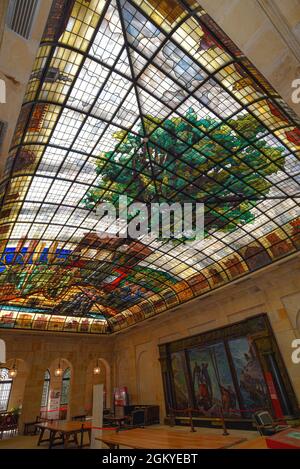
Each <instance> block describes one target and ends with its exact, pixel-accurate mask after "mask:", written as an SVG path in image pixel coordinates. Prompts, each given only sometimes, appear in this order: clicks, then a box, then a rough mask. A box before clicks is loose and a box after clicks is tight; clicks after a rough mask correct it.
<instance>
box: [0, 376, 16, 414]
mask: <svg viewBox="0 0 300 469" xmlns="http://www.w3.org/2000/svg"><path fill="white" fill-rule="evenodd" d="M8 372H9V369H8V368H0V412H5V411H7V407H8V403H9V397H10V393H11V388H12V381H13V380H12V378H10V377H9V374H8Z"/></svg>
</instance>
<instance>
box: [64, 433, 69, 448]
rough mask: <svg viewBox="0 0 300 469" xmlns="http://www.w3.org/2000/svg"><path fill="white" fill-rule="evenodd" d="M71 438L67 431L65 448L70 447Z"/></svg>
mask: <svg viewBox="0 0 300 469" xmlns="http://www.w3.org/2000/svg"><path fill="white" fill-rule="evenodd" d="M69 439H70V434H69V433H67V434H66V435H65V438H64V448H67V447H68V444H69Z"/></svg>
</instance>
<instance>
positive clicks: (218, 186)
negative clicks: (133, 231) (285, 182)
mask: <svg viewBox="0 0 300 469" xmlns="http://www.w3.org/2000/svg"><path fill="white" fill-rule="evenodd" d="M264 133H265V128H264V126H263V125H261V124H260V122H259V121H257V120H256V119H255V118H254V117H252V116H251V115H249V114H244V115H242V116H240V117H239V118H237V119H231V120H229V121H228V123H227V124H225V123H222V124H220V123H219V122H218V121H217V120H216V119H213V118H201V119H198V117H197V114H196V113H195V112H194V111H193V109H189V111H188V112H187V113H186V115H185V116H184V117H183V118H170V119H166V120H160V119H157V118H153V117H151V116H148V117H146V118H144V125H143V126H141V127H140V129H139V133H138V135H137V134H133V133H131V132H126V131H120V132H117V133H115V134H114V138H115V139H116V146H115V149H114V150H113V151H109V152H104V153H102V154H101V155H100V157H101V158H100V159H99V160H98V163H97V166H96V172H97V175H98V176H99V177H98V179H97V187H95V188H93V189H91V190H90V191H89V192H88V194H87V196H86V197H85V199H84V201H83V202H84V204H85V206H86V207H87V208H89V209H94V208H95V207H97V204H99V203H100V202H104V201H106V202H107V201H109V202H112V203H113V204H115V205H117V204H118V199H119V196H120V195H121V194H126V195H127V197H128V199H129V200H131V201H139V202H143V203H146V204H150V203H151V202H160V203H162V202H168V203H174V202H179V203H181V204H183V203H184V202H202V203H204V204H205V231H206V234H208V233H209V232H210V231H211V230H220V231H226V232H228V231H233V230H234V229H236V228H237V226H241V225H245V224H246V223H249V222H251V221H253V219H254V215H253V213H252V212H253V210H252V209H253V208H254V207H255V206H256V204H257V203H258V201H259V199H261V198H265V197H266V196H267V194H268V193H269V190H270V188H271V186H272V183H271V182H270V180H268V178H267V177H268V176H271V175H273V174H275V173H276V172H278V171H279V170H280V169H282V167H283V165H284V160H285V157H284V155H283V152H284V148H283V147H280V146H272V142H271V143H270V140H268V139H267V138H261V137H262V136H263V135H264ZM254 142H255V146H253V145H252V144H253V143H254Z"/></svg>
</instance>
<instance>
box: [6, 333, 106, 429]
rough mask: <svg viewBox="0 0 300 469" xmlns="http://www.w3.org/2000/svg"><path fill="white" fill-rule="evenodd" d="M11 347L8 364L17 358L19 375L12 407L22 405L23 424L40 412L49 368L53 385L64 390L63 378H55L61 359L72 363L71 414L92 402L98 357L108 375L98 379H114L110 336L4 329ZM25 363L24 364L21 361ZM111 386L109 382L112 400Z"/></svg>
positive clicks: (65, 365) (80, 411) (79, 412)
mask: <svg viewBox="0 0 300 469" xmlns="http://www.w3.org/2000/svg"><path fill="white" fill-rule="evenodd" d="M0 337H1V339H4V340H5V342H6V347H7V366H8V367H11V366H12V364H13V362H14V360H15V359H17V368H18V371H19V372H18V375H17V377H16V378H15V381H14V383H13V388H12V393H11V398H10V402H9V406H8V408H9V409H11V408H12V407H14V406H18V405H20V404H21V405H22V416H21V425H20V428H21V430H22V425H23V423H24V422H28V421H32V420H35V418H36V416H37V415H39V414H40V404H41V398H42V390H43V383H44V375H45V371H46V370H47V369H49V370H50V372H51V382H50V383H51V384H50V389H57V390H60V387H61V379H57V378H54V373H53V372H54V369H55V368H56V367H57V365H58V360H59V359H60V360H61V366H62V367H63V368H66V367H67V365H68V366H69V365H70V367H71V390H70V395H69V405H68V417H69V418H70V417H72V416H73V415H79V414H83V413H85V407H86V405H87V403H88V404H91V402H90V398H91V396H90V393H91V390H90V386H91V385H92V384H94V383H93V378H92V377H90V376H89V375H88V373H91V374H92V373H93V366H94V364H95V362H96V360H97V358H99V359H101V361H100V366H101V368H102V373H104V374H105V377H100V378H99V379H98V381H97V380H96V381H95V383H96V382H105V381H106V382H107V383H108V384H109V382H110V377H109V375H110V368H111V366H112V353H111V350H112V342H111V339H110V338H107V337H101V336H97V337H90V336H89V337H87V336H81V335H80V336H79V335H76V336H75V335H71V334H68V335H64V334H62V335H57V334H52V333H46V334H45V333H44V334H40V333H32V332H21V331H18V332H14V331H3V330H1V331H0ZM21 364H22V365H21ZM110 395H111V388H110V387H109V386H108V404H110V402H109V398H110Z"/></svg>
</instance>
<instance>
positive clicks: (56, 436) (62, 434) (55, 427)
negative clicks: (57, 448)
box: [35, 421, 92, 449]
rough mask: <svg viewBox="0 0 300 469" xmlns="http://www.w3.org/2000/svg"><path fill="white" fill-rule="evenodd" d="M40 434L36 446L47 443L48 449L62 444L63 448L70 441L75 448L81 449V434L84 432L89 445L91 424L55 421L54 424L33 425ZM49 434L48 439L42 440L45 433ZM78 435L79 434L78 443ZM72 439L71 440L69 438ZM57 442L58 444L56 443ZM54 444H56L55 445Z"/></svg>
mask: <svg viewBox="0 0 300 469" xmlns="http://www.w3.org/2000/svg"><path fill="white" fill-rule="evenodd" d="M35 425H36V427H37V428H38V429H40V431H41V433H40V436H39V440H38V445H40V444H41V443H44V442H45V441H47V442H49V449H51V448H52V446H54V445H57V444H63V445H64V448H67V447H68V444H69V443H70V442H71V441H72V442H75V443H76V445H77V447H80V448H82V447H83V434H84V433H85V432H87V433H88V435H89V441H90V443H91V428H92V424H91V422H77V421H55V422H41V423H36V424H35ZM47 431H48V432H49V436H48V438H47V437H46V438H44V434H45V432H47ZM78 434H80V442H79V441H78ZM71 437H73V440H71V439H70V438H71ZM57 440H58V442H57ZM55 442H56V443H55Z"/></svg>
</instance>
